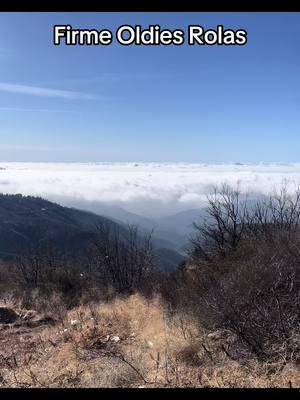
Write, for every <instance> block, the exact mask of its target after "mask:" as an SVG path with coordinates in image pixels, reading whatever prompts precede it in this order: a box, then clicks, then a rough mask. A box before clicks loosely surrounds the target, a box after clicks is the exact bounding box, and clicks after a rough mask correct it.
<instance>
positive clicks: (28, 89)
mask: <svg viewBox="0 0 300 400" xmlns="http://www.w3.org/2000/svg"><path fill="white" fill-rule="evenodd" d="M0 92H6V93H16V94H25V95H31V96H39V97H56V98H62V99H68V100H96V99H100V98H101V97H99V96H97V95H93V94H89V93H81V92H73V91H70V90H60V89H50V88H45V87H37V86H29V85H19V84H14V83H5V82H0Z"/></svg>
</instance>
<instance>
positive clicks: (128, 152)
mask: <svg viewBox="0 0 300 400" xmlns="http://www.w3.org/2000/svg"><path fill="white" fill-rule="evenodd" d="M55 24H71V25H72V26H73V28H90V29H92V28H97V29H104V28H108V29H111V30H112V31H115V30H116V28H117V27H118V26H120V25H123V24H132V25H135V24H140V25H142V26H143V27H144V28H147V27H148V26H149V24H160V25H161V27H162V28H170V29H184V30H186V28H187V26H188V25H189V24H198V25H202V26H204V27H205V28H206V29H209V28H215V27H216V26H217V25H218V24H223V25H224V27H225V28H231V29H238V28H241V29H246V30H247V31H248V43H247V45H246V46H229V47H228V46H224V47H222V46H207V47H206V46H188V45H187V44H184V45H183V46H147V47H146V46H126V47H123V46H121V45H120V44H118V43H115V42H114V43H113V44H112V45H111V46H105V47H103V46H72V47H68V46H64V45H62V46H54V45H53V44H52V36H53V25H55ZM299 27H300V14H299V13H294V14H290V13H193V14H190V13H24V14H21V13H0V132H1V134H0V160H1V161H84V162H86V161H138V162H142V161H168V162H170V161H184V162H212V163H213V162H260V161H263V162H269V161H270V162H272V161H278V162H289V161H290V162H295V161H300V152H299V150H300V113H299V106H300V35H299Z"/></svg>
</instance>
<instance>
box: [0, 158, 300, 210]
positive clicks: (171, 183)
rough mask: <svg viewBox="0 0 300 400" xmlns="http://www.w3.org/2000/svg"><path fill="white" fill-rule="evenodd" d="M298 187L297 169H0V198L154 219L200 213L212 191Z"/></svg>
mask: <svg viewBox="0 0 300 400" xmlns="http://www.w3.org/2000/svg"><path fill="white" fill-rule="evenodd" d="M283 182H289V183H290V185H289V187H290V190H293V188H294V187H295V185H296V184H298V183H300V164H188V163H0V192H1V193H10V194H15V193H22V194H24V195H34V196H42V197H44V198H46V199H49V200H52V201H57V202H59V203H61V204H63V205H68V203H70V201H74V200H75V201H77V202H79V203H81V204H82V206H83V208H84V204H85V203H87V202H100V203H106V204H110V205H117V206H121V207H122V208H124V209H126V210H128V211H131V212H135V213H138V214H142V215H145V216H159V215H167V214H172V213H174V212H177V211H182V210H186V209H192V208H198V207H202V206H203V205H204V204H205V201H206V196H207V194H208V193H209V192H210V191H211V190H212V188H213V186H214V185H220V184H222V183H227V184H230V185H237V184H239V186H240V188H241V190H243V191H244V192H248V193H252V194H257V193H259V194H260V193H262V194H268V193H271V192H272V191H274V190H275V189H278V188H280V185H282V183H283Z"/></svg>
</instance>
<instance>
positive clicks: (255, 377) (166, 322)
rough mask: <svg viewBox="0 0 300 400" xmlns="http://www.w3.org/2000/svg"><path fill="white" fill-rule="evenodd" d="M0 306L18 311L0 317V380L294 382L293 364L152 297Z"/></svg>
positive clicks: (35, 383)
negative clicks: (249, 348)
mask: <svg viewBox="0 0 300 400" xmlns="http://www.w3.org/2000/svg"><path fill="white" fill-rule="evenodd" d="M3 306H5V307H8V306H10V307H15V311H16V312H17V313H18V315H19V318H18V320H17V321H16V322H14V323H11V324H2V325H1V329H0V349H1V350H0V382H1V387H278V386H280V387H299V386H300V380H299V370H298V369H297V365H295V364H293V363H289V362H285V360H282V361H277V362H276V363H271V362H270V363H265V362H260V361H258V360H257V358H255V357H253V356H251V355H249V354H247V352H245V349H243V347H240V344H238V342H237V338H236V337H235V336H234V335H233V334H232V333H230V332H227V331H215V332H209V331H207V330H204V329H199V326H198V323H197V322H196V321H194V320H193V319H192V318H188V317H187V316H182V315H180V314H177V315H173V316H170V315H169V314H168V312H167V310H166V309H165V308H164V306H163V304H162V303H161V301H160V300H159V299H158V298H155V299H152V300H151V301H148V300H146V299H145V298H143V297H142V296H141V295H138V294H136V295H132V296H129V297H126V298H123V299H121V298H116V299H115V300H113V301H111V302H109V303H91V304H89V305H82V306H79V307H75V308H74V309H72V310H70V311H66V313H65V317H64V318H63V319H61V320H58V319H55V316H54V315H53V316H52V318H50V316H49V315H48V316H47V317H46V316H44V315H40V314H38V313H35V312H34V311H33V310H27V311H26V310H21V309H18V308H17V307H16V304H11V303H6V304H3ZM61 306H62V307H63V305H61ZM62 314H63V313H62ZM296 339H297V338H295V340H296ZM297 340H298V341H299V338H298V339H297ZM243 352H244V353H243Z"/></svg>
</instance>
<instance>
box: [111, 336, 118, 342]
mask: <svg viewBox="0 0 300 400" xmlns="http://www.w3.org/2000/svg"><path fill="white" fill-rule="evenodd" d="M110 340H111V341H112V342H115V343H118V342H119V341H120V338H119V336H113V337H112V338H111V339H110Z"/></svg>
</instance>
